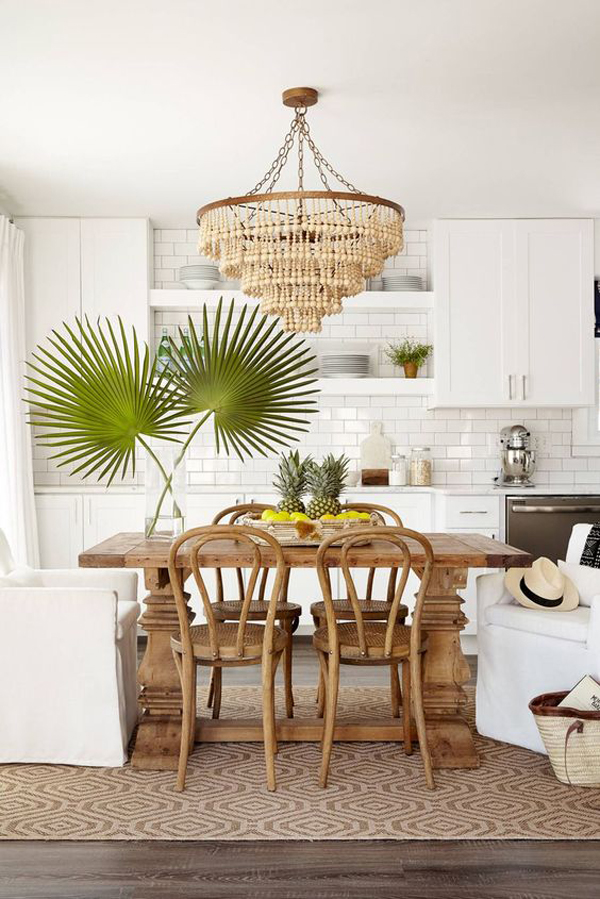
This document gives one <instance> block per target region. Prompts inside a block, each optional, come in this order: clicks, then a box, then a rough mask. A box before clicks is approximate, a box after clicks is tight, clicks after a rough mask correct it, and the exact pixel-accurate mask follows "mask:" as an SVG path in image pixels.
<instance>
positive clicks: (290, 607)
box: [208, 503, 302, 718]
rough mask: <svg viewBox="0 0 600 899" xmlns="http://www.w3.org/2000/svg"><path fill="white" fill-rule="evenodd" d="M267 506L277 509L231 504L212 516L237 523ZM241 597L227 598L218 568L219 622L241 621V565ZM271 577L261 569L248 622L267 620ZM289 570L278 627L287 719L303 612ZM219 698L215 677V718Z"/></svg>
mask: <svg viewBox="0 0 600 899" xmlns="http://www.w3.org/2000/svg"><path fill="white" fill-rule="evenodd" d="M265 509H275V507H274V506H271V505H266V504H264V503H244V504H240V505H237V506H229V507H228V508H227V509H223V510H222V511H221V512H219V513H218V514H217V515H215V517H214V518H213V522H212V523H213V525H217V524H220V523H221V522H222V521H223V519H225V518H227V516H229V521H228V524H231V525H235V524H236V522H237V521H238V520H239V519H240V518H241V517H242V516H243V515H246V514H248V513H249V512H255V513H258V514H260V513H261V512H264V511H265ZM235 571H236V575H237V586H238V598H237V599H236V600H231V599H224V589H223V575H222V572H221V570H220V569H219V568H217V569H216V584H217V602H215V603H213V606H212V608H213V613H214V616H215V618H216V619H217V621H239V620H240V615H241V611H242V605H243V597H244V578H243V573H242V569H241V568H236V569H235ZM268 578H269V569H268V568H264V569H263V571H262V575H261V579H260V584H259V589H258V597H257V598H256V599H253V600H252V602H251V603H250V608H249V609H248V621H266V620H267V614H268V611H269V603H268V602H266V601H265V591H266V588H267V582H268ZM289 578H290V570H289V568H287V569H286V572H285V576H284V582H283V589H282V592H281V597H280V598H279V599H278V601H277V614H276V616H275V618H276V620H277V621H278V622H279V626H280V627H281V628H282V630H284V631H285V632H286V634H287V644H286V647H285V651H284V653H283V681H284V686H285V713H286V716H287V717H288V718H293V716H294V693H293V690H292V644H293V637H292V635H293V633H294V631H295V630H296V629H297V627H298V623H299V621H300V615H301V614H302V606H300V605H298V604H297V603H295V602H288V598H287V595H288V586H289ZM219 703H220V697H219V696H217V688H216V683H215V680H214V673H213V677H212V678H211V684H210V689H209V691H208V705H209V706H211V705H212V708H213V718H218V717H219Z"/></svg>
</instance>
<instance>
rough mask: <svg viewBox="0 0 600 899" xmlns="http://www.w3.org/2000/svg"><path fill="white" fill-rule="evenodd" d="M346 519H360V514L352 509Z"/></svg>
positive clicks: (347, 513)
mask: <svg viewBox="0 0 600 899" xmlns="http://www.w3.org/2000/svg"><path fill="white" fill-rule="evenodd" d="M346 518H360V512H355V511H354V509H351V510H350V511H349V512H346Z"/></svg>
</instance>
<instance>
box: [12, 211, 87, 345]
mask: <svg viewBox="0 0 600 899" xmlns="http://www.w3.org/2000/svg"><path fill="white" fill-rule="evenodd" d="M15 224H16V225H17V227H18V228H20V229H21V230H22V231H23V232H24V234H25V242H24V269H25V303H26V320H25V326H26V347H27V351H28V353H29V352H31V351H32V350H33V349H34V348H35V347H36V346H37V345H38V344H40V343H42V341H44V340H45V338H46V337H47V336H48V334H49V333H50V331H51V330H52V329H53V328H57V327H59V325H60V324H61V323H62V322H63V321H67V322H71V323H73V320H74V318H75V316H76V315H80V314H81V265H80V233H79V232H80V226H79V219H74V218H17V219H15Z"/></svg>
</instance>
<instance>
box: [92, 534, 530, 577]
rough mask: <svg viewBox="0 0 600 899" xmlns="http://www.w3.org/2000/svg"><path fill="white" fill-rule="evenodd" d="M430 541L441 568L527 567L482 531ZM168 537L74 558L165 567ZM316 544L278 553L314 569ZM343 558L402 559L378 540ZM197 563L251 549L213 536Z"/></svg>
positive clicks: (239, 558) (227, 561) (375, 563)
mask: <svg viewBox="0 0 600 899" xmlns="http://www.w3.org/2000/svg"><path fill="white" fill-rule="evenodd" d="M424 536H425V537H427V539H428V540H429V541H430V543H431V546H432V548H433V553H434V556H435V565H436V566H439V567H446V568H515V567H522V568H528V567H529V566H530V565H531V563H532V561H533V558H532V556H531V555H530V554H529V553H527V552H524V551H523V550H520V549H516V548H515V547H514V546H509V545H508V544H506V543H501V542H500V541H499V540H493V539H492V538H491V537H484V536H482V535H481V534H424ZM407 544H408V547H409V549H410V551H411V558H412V563H413V565H415V566H419V565H422V564H424V563H425V556H424V553H423V550H422V548H421V546H420V545H419V544H418V543H417V542H415V541H413V540H407ZM170 546H171V541H170V540H167V539H164V540H163V539H152V540H147V539H146V538H145V537H144V535H143V534H135V533H133V534H132V533H124V534H115V535H114V536H113V537H109V538H108V539H107V540H104V541H103V542H102V543H99V544H98V545H97V546H93V547H91V548H90V549H87V550H85V551H84V552H82V553H81V554H80V556H79V565H80V566H81V567H82V568H166V567H167V565H168V560H169V550H170ZM317 548H318V547H317V546H283V547H282V550H283V555H284V558H285V561H286V563H287V564H288V565H289V566H290V567H291V568H314V566H315V558H316V552H317ZM348 561H349V563H350V565H351V566H352V567H357V568H386V567H392V566H397V565H398V564H401V562H402V554H401V552H400V550H399V549H398V548H396V547H394V546H392V545H391V544H389V543H386V542H384V541H381V540H372V541H371V542H370V543H369V544H367V545H365V546H356V547H354V549H352V550H351V551H350V552H349V553H348ZM262 562H263V564H264V565H265V566H271V565H273V564H274V556H273V553H272V552H271V551H270V550H269V549H268V548H264V549H263V553H262ZM338 562H339V549H338V548H337V547H332V548H331V551H330V552H329V553H328V556H327V564H328V565H330V566H331V567H337V565H338ZM199 563H200V565H201V567H204V568H244V567H248V566H251V565H252V556H251V553H250V551H249V550H248V549H247V548H246V547H245V546H243V545H242V544H240V543H237V542H236V541H235V540H215V541H214V542H213V543H211V544H209V545H208V546H206V547H204V548H203V549H202V550H201V552H200V554H199ZM177 565H178V566H179V567H180V568H189V549H188V545H187V544H185V543H184V544H183V546H182V547H181V549H180V551H179V553H178V556H177Z"/></svg>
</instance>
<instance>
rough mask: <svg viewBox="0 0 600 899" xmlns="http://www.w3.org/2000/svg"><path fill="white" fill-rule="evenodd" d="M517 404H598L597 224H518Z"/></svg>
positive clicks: (560, 221) (579, 221) (567, 221)
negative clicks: (596, 394) (596, 320)
mask: <svg viewBox="0 0 600 899" xmlns="http://www.w3.org/2000/svg"><path fill="white" fill-rule="evenodd" d="M514 227H515V235H516V238H515V247H516V297H517V313H518V328H517V335H516V336H517V344H518V364H517V365H516V367H515V370H516V374H517V380H518V383H517V398H518V400H519V401H520V402H524V403H525V404H527V405H531V406H548V405H549V406H587V405H592V404H593V403H594V299H593V297H594V228H593V222H592V221H591V220H590V219H547V220H544V219H540V220H536V219H531V220H530V219H523V220H517V221H515V223H514Z"/></svg>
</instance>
